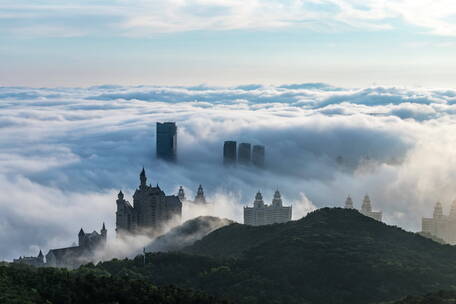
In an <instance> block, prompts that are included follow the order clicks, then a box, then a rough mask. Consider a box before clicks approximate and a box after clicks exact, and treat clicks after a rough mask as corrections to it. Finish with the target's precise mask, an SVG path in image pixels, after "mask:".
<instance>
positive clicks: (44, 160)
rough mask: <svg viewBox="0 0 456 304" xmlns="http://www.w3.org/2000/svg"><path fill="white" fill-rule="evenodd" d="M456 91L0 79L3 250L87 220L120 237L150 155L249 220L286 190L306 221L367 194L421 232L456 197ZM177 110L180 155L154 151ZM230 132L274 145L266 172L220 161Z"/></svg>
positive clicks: (171, 177) (44, 242)
mask: <svg viewBox="0 0 456 304" xmlns="http://www.w3.org/2000/svg"><path fill="white" fill-rule="evenodd" d="M455 102H456V90H452V89H424V88H418V89H412V88H398V87H371V88H351V89H346V88H336V87H332V86H330V85H326V84H321V83H313V84H293V85H283V86H264V85H248V86H240V87H210V86H197V87H163V86H139V87H122V86H108V85H107V86H97V87H91V88H40V89H38V88H23V87H2V88H0V109H1V111H0V191H1V193H2V196H1V197H0V209H1V212H0V243H2V246H1V247H0V259H11V258H13V257H16V256H19V255H23V254H35V253H36V252H37V250H38V248H42V249H44V250H45V251H47V249H50V248H55V247H59V246H67V245H70V244H71V242H72V241H73V240H74V241H76V235H77V232H78V230H79V228H81V226H82V227H84V229H85V230H92V229H97V230H99V229H100V228H101V224H102V222H103V221H105V222H106V223H107V226H108V229H109V232H110V234H111V235H110V236H111V237H112V236H113V233H114V232H113V231H114V230H113V228H114V211H115V198H116V193H117V192H118V190H119V189H122V190H123V191H124V192H125V193H126V196H127V198H128V199H129V200H131V195H132V194H133V192H134V189H135V187H136V186H137V184H138V182H139V181H138V174H139V171H140V169H141V168H142V166H145V168H146V171H147V174H148V177H149V181H150V182H151V183H152V184H156V183H158V184H159V185H160V187H162V188H163V189H164V190H165V192H167V193H176V192H177V189H178V187H179V186H180V185H183V186H184V188H185V190H186V192H187V196H189V197H192V195H194V193H195V191H196V188H197V186H198V184H199V183H201V184H203V185H204V187H205V190H206V194H207V196H208V199H209V200H210V201H212V202H213V203H214V204H213V205H211V206H210V207H209V208H204V209H197V208H184V219H189V218H193V217H195V216H198V215H216V216H220V217H226V218H229V219H232V220H236V221H241V222H242V206H244V205H246V204H251V202H252V200H253V198H254V195H255V193H256V191H258V190H261V191H262V192H263V194H264V197H265V199H266V200H267V201H268V202H269V201H270V200H272V194H273V191H274V190H275V189H276V188H278V189H279V190H280V191H281V193H282V194H283V198H284V201H285V203H286V204H290V203H291V204H293V208H294V209H293V210H294V218H299V217H300V216H303V215H305V214H306V212H308V211H309V210H312V209H313V208H315V207H322V206H341V205H342V203H343V201H344V199H345V197H346V196H347V195H348V194H351V195H352V197H353V198H354V200H355V205H357V206H358V207H359V206H360V203H361V199H362V196H363V195H364V194H365V193H369V194H370V196H371V199H372V201H373V204H374V209H380V210H382V211H384V214H385V220H386V222H388V223H390V224H396V225H401V226H403V227H405V228H407V229H411V230H419V228H420V217H421V216H423V215H430V214H431V213H432V207H433V205H434V203H435V202H436V201H437V200H441V201H442V202H443V204H444V206H446V207H447V208H448V206H449V203H450V202H451V201H452V200H453V199H454V198H455V197H456V193H455V192H456V191H455V190H454V189H456V188H455V185H454V182H453V181H454V180H455V175H456V173H455V172H456V170H455V169H456V161H455V160H456V157H455V156H456V155H455V154H456V153H455V152H454V151H455V149H454V147H455V146H456V145H455V139H454V134H455V132H456V127H455V126H456V124H455V114H454V113H455V111H456V105H455ZM157 121H176V122H177V124H178V127H179V133H178V155H179V162H178V163H177V164H168V163H164V162H161V161H158V160H156V159H155V154H154V151H155V123H156V122H157ZM224 140H237V141H238V142H251V143H253V144H263V145H265V147H266V161H267V169H266V170H259V169H255V168H250V167H241V166H240V167H237V168H225V167H223V166H222V159H221V157H222V147H223V141H224Z"/></svg>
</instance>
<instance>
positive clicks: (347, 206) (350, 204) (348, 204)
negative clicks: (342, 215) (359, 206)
mask: <svg viewBox="0 0 456 304" xmlns="http://www.w3.org/2000/svg"><path fill="white" fill-rule="evenodd" d="M345 209H354V207H353V200H352V198H351V197H350V195H349V196H347V199H346V200H345Z"/></svg>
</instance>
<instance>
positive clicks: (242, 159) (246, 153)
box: [238, 143, 251, 165]
mask: <svg viewBox="0 0 456 304" xmlns="http://www.w3.org/2000/svg"><path fill="white" fill-rule="evenodd" d="M250 150H251V149H250V144H248V143H241V144H239V148H238V161H239V163H240V164H243V165H248V164H250V159H251V156H250Z"/></svg>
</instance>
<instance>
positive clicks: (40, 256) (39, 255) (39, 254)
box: [38, 249, 43, 258]
mask: <svg viewBox="0 0 456 304" xmlns="http://www.w3.org/2000/svg"><path fill="white" fill-rule="evenodd" d="M38 257H39V258H42V257H43V252H42V251H41V249H40V253H38Z"/></svg>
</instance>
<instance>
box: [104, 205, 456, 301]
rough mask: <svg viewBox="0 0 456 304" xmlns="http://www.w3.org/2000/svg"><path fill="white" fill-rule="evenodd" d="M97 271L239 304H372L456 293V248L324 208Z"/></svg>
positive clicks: (225, 230) (220, 232)
mask: <svg viewBox="0 0 456 304" xmlns="http://www.w3.org/2000/svg"><path fill="white" fill-rule="evenodd" d="M97 267H98V268H100V269H101V270H103V271H107V272H109V273H111V274H112V275H114V276H118V275H125V274H126V273H127V274H129V275H130V276H131V275H133V276H138V277H140V278H143V279H145V280H148V281H150V282H152V283H153V284H157V285H164V284H165V285H166V284H174V285H176V286H179V287H185V288H194V289H198V290H203V291H205V292H207V293H209V294H212V295H215V296H219V297H220V296H222V297H226V298H229V299H232V300H234V302H236V303H249V304H250V303H258V304H260V303H261V304H263V303H266V304H269V303H271V304H272V303H287V304H288V303H290V304H292V303H317V304H320V303H321V304H329V303H335V304H336V303H337V304H339V303H340V304H345V303H350V304H357V303H359V304H366V303H377V302H383V301H391V300H397V299H399V298H402V297H405V296H407V295H419V294H423V293H426V292H433V291H437V290H439V289H451V288H452V287H453V286H456V247H453V246H449V245H441V244H438V243H436V242H434V241H432V240H429V239H426V238H424V237H422V236H420V235H418V234H415V233H410V232H406V231H404V230H402V229H400V228H397V227H392V226H388V225H386V224H384V223H381V222H377V221H375V220H373V219H371V218H368V217H365V216H363V215H361V214H360V213H359V212H358V211H356V210H347V209H340V208H333V209H329V208H324V209H319V210H317V211H314V212H312V213H310V214H308V215H307V216H306V217H305V218H303V219H301V220H299V221H294V222H289V223H285V224H276V225H270V226H261V227H251V226H245V225H240V224H231V225H228V226H225V227H222V228H220V229H217V230H215V231H213V232H212V233H210V234H208V235H207V236H206V237H204V238H202V239H201V240H200V241H197V242H195V243H194V244H193V245H191V246H188V247H186V248H184V249H183V250H182V252H180V253H179V252H174V253H155V254H148V255H147V256H146V257H145V258H144V257H138V258H136V259H135V260H124V261H110V262H105V263H101V264H99V265H98V266H97Z"/></svg>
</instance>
